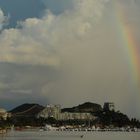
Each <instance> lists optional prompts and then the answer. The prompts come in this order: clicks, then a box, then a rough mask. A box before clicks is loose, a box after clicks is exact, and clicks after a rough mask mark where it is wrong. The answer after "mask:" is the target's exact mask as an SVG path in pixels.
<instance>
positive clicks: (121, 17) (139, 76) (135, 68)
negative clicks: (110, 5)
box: [114, 3, 140, 86]
mask: <svg viewBox="0 0 140 140" xmlns="http://www.w3.org/2000/svg"><path fill="white" fill-rule="evenodd" d="M114 8H115V15H116V17H115V18H116V19H117V21H116V22H117V27H118V28H117V30H118V32H119V37H120V42H121V43H122V46H124V51H125V52H126V56H127V61H128V65H129V70H130V74H131V80H132V81H133V82H134V83H133V84H135V85H136V86H138V85H139V81H140V56H139V53H138V52H139V51H138V45H137V43H136V41H135V38H134V36H133V32H132V29H131V26H130V25H129V24H127V23H126V16H125V14H124V11H123V9H121V8H119V6H117V3H114Z"/></svg>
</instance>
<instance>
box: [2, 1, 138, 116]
mask: <svg viewBox="0 0 140 140" xmlns="http://www.w3.org/2000/svg"><path fill="white" fill-rule="evenodd" d="M120 8H121V9H122V11H123V15H124V17H125V20H124V22H125V24H126V23H127V25H128V26H129V28H130V30H131V32H132V33H133V34H132V37H133V38H134V40H135V44H137V45H136V46H134V47H136V48H137V49H139V48H138V47H139V44H140V26H139V25H140V18H139V17H140V14H139V13H140V1H139V0H114V1H112V0H12V1H11V0H0V106H1V107H4V108H7V109H11V108H12V107H15V106H16V105H19V104H22V103H25V102H36V103H41V104H43V105H45V104H47V103H54V104H61V105H62V106H63V107H68V106H73V105H78V104H80V103H83V102H86V101H90V102H96V103H99V104H101V105H103V103H104V102H106V101H110V102H114V103H115V105H116V109H117V110H120V111H122V112H124V113H127V114H128V115H129V116H136V117H138V118H140V112H139V108H140V91H139V82H137V81H135V79H134V78H133V75H134V73H133V71H131V68H130V65H131V66H133V64H130V63H131V62H130V59H131V55H129V54H127V52H126V51H127V48H126V46H124V42H123V39H122V36H121V30H120V31H119V26H121V25H120V22H119V18H118V17H117V11H119V9H120ZM117 9H118V10H117ZM137 53H138V54H139V52H137Z"/></svg>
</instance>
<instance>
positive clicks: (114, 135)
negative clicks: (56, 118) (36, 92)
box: [0, 131, 140, 140]
mask: <svg viewBox="0 0 140 140" xmlns="http://www.w3.org/2000/svg"><path fill="white" fill-rule="evenodd" d="M139 138H140V132H57V131H49V132H47V131H11V132H8V133H7V134H4V135H0V140H79V139H83V140H93V139H94V140H118V139H119V140H139Z"/></svg>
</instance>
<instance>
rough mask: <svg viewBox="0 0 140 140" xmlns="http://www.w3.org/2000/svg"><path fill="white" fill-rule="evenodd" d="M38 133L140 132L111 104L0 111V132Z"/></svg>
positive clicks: (138, 126)
mask: <svg viewBox="0 0 140 140" xmlns="http://www.w3.org/2000/svg"><path fill="white" fill-rule="evenodd" d="M31 129H32V130H39V131H52V130H53V131H127V132H129V131H133V132H137V131H139V129H140V122H139V120H137V119H135V118H132V119H130V118H128V116H127V115H125V114H123V113H121V112H119V111H116V110H115V104H114V103H112V102H106V103H104V105H103V107H102V106H101V105H99V104H95V103H90V102H86V103H83V104H80V105H78V106H75V107H72V108H63V109H62V108H61V106H60V105H53V104H48V105H46V106H45V107H44V106H41V105H38V104H23V105H20V106H18V107H16V108H14V109H12V110H11V111H6V110H5V109H3V108H0V133H6V132H7V131H8V130H17V131H22V130H31Z"/></svg>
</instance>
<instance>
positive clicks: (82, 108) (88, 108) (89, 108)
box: [62, 102, 102, 113]
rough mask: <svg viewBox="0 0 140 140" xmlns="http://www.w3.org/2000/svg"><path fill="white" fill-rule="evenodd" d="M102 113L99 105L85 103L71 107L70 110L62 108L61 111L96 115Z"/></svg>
mask: <svg viewBox="0 0 140 140" xmlns="http://www.w3.org/2000/svg"><path fill="white" fill-rule="evenodd" d="M100 111H102V107H101V105H99V104H96V103H91V102H86V103H83V104H80V105H78V106H75V107H72V108H64V109H62V112H90V113H96V112H100Z"/></svg>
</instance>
